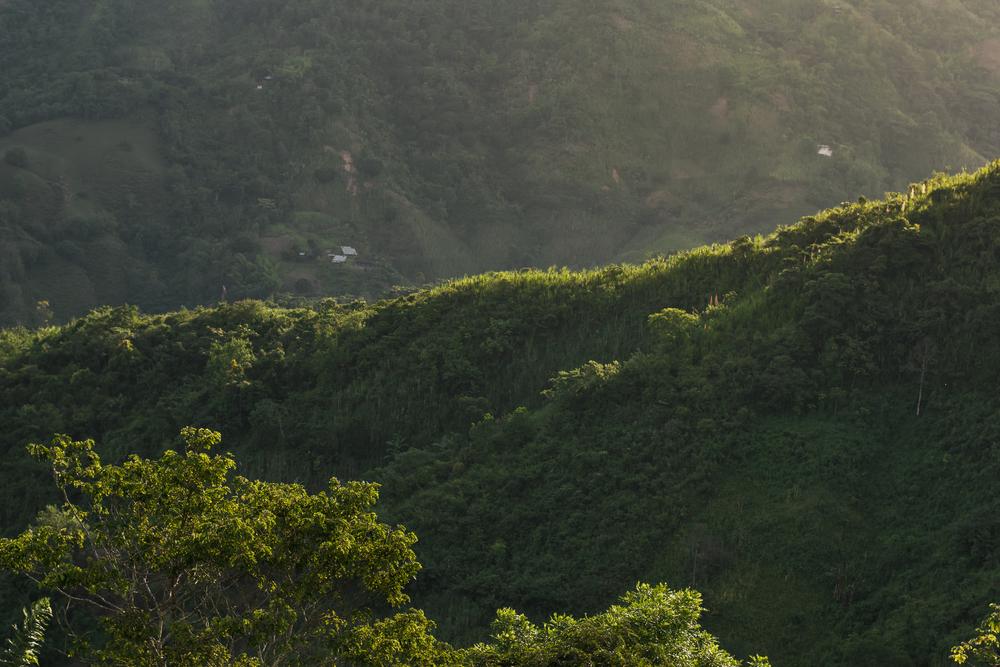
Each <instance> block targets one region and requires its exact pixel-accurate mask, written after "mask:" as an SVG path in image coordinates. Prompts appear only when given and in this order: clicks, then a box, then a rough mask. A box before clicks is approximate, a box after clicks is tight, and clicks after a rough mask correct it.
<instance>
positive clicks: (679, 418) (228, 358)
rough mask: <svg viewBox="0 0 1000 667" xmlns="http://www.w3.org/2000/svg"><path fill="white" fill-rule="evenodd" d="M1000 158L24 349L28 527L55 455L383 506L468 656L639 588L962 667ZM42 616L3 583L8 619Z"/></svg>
mask: <svg viewBox="0 0 1000 667" xmlns="http://www.w3.org/2000/svg"><path fill="white" fill-rule="evenodd" d="M998 248H1000V163H993V164H992V165H991V166H990V167H988V168H987V169H985V170H983V171H980V172H978V173H976V174H970V175H962V176H958V177H954V178H945V177H939V178H935V179H933V180H930V181H926V182H922V183H918V184H916V185H913V186H911V187H910V188H909V190H908V191H907V192H905V193H903V194H893V195H891V196H889V197H888V198H887V199H886V200H884V201H865V200H863V199H862V200H861V201H859V203H857V204H849V205H844V206H842V207H840V208H837V209H833V210H830V211H828V212H826V213H823V214H821V215H818V216H815V217H810V218H805V219H803V220H802V221H801V222H799V223H798V224H796V225H794V226H791V227H788V228H783V229H779V230H778V231H777V232H775V233H774V234H772V235H770V236H768V237H766V238H761V237H757V238H753V239H752V238H748V237H745V238H742V239H739V240H737V241H734V242H732V243H730V244H727V245H716V246H711V247H705V248H701V249H698V250H695V251H691V252H688V253H683V254H679V255H675V256H672V257H671V258H669V259H661V260H655V261H652V262H648V263H646V264H643V265H639V266H628V265H623V266H612V267H608V268H606V269H601V270H598V271H589V272H580V273H574V272H568V271H561V272H560V271H550V272H537V271H529V272H521V273H513V272H510V273H497V274H488V275H484V276H479V277H475V278H467V279H463V280H459V281H455V282H451V283H447V284H444V285H442V286H440V287H437V288H434V289H432V290H427V291H421V292H417V293H414V294H411V295H408V296H405V297H400V298H396V299H393V300H390V301H381V302H378V303H375V304H372V305H366V304H364V303H360V302H358V303H353V304H349V305H340V304H337V303H335V302H332V301H330V302H325V303H324V304H321V305H320V306H318V307H316V308H313V309H294V310H282V309H278V308H275V307H271V306H267V305H264V304H262V303H259V302H243V303H237V304H233V305H226V306H223V307H219V308H212V309H198V310H194V311H182V312H178V313H171V314H167V315H155V316H146V315H141V314H139V313H138V312H137V311H136V310H135V309H131V308H119V309H103V310H100V311H96V312H94V313H92V314H90V315H88V316H86V317H84V318H82V319H79V320H76V321H74V322H72V323H70V324H69V325H66V326H64V327H58V328H56V327H53V328H45V329H41V330H38V331H34V332H30V331H26V330H21V329H10V330H7V331H5V332H3V333H0V424H2V425H3V429H2V434H3V435H2V436H0V437H2V443H3V445H2V446H3V449H4V451H5V452H6V454H5V456H4V457H3V459H2V463H0V465H2V468H0V479H2V482H3V483H2V484H0V494H2V495H0V511H2V515H0V516H2V525H3V526H4V527H5V528H6V529H7V530H10V531H16V530H19V529H20V528H21V527H22V526H23V525H24V523H25V522H26V521H27V519H28V517H30V516H31V515H32V514H33V513H34V512H35V511H37V509H38V508H40V507H41V506H42V505H43V504H44V503H45V502H46V501H50V500H51V499H49V498H47V497H46V496H45V495H44V494H43V493H42V492H40V491H39V489H40V488H44V487H42V486H41V485H39V484H38V480H39V476H40V475H41V474H42V472H41V471H40V470H39V469H38V468H37V467H36V466H35V464H32V463H30V462H29V460H28V459H27V457H26V456H24V455H23V454H22V453H21V452H22V450H21V448H22V447H23V445H24V443H25V442H27V441H29V440H33V439H41V438H46V437H47V436H48V435H49V434H50V433H51V432H54V431H59V432H66V433H68V434H70V435H73V436H75V437H82V436H93V437H95V438H96V439H97V440H98V441H99V442H100V443H102V455H104V456H105V457H106V458H110V459H115V458H117V457H121V456H123V455H125V454H126V453H129V452H136V451H137V452H138V453H140V454H144V455H149V454H153V453H155V452H157V451H160V450H161V449H162V448H163V447H164V446H165V445H166V444H168V443H170V442H172V439H173V438H174V437H175V434H176V433H177V432H178V429H179V427H180V426H182V425H184V424H189V423H193V424H197V425H204V426H210V427H213V428H218V429H220V430H222V431H224V432H225V433H226V434H227V443H228V444H229V446H231V447H233V449H234V450H235V451H236V452H237V453H238V455H239V458H240V460H241V461H242V462H244V465H245V468H244V469H245V470H246V471H247V472H249V473H250V474H253V475H261V476H264V477H267V478H271V479H296V480H300V481H303V482H305V483H306V484H308V485H312V486H317V485H321V484H323V482H324V481H325V480H326V479H327V478H328V477H329V475H330V474H333V473H335V474H337V475H339V476H340V477H342V478H358V477H362V478H367V479H377V480H379V481H381V482H383V483H384V485H385V486H384V489H383V500H384V502H385V506H384V507H383V509H382V510H381V512H380V514H382V515H383V516H387V517H389V518H391V519H392V520H399V521H402V522H404V523H405V525H407V526H409V527H411V528H412V529H413V530H414V531H415V532H416V533H417V534H418V535H420V536H421V542H420V544H418V545H417V552H418V555H419V557H420V560H421V562H423V563H424V564H425V566H426V569H425V571H424V572H423V573H422V575H421V577H420V579H419V580H418V582H417V589H416V601H417V603H418V604H419V605H420V606H422V607H423V608H425V609H426V610H427V611H428V614H429V615H430V616H431V617H432V618H435V619H436V620H438V621H440V622H441V624H442V633H443V634H444V636H445V638H447V639H452V640H456V641H459V642H460V643H465V642H466V641H467V640H471V639H473V638H478V637H482V636H483V632H484V629H485V625H486V623H488V622H489V619H490V617H491V615H492V612H493V610H494V609H496V608H497V607H498V606H500V605H513V606H515V607H517V608H519V609H522V610H524V611H526V612H528V613H529V614H531V615H532V616H534V617H540V616H543V615H547V614H548V613H550V612H552V611H556V610H570V611H574V612H586V611H593V610H597V609H602V608H604V607H606V606H607V604H608V603H609V601H611V600H613V599H614V597H615V596H616V595H617V594H619V593H620V592H621V591H622V590H626V589H628V588H629V587H630V586H632V585H633V584H634V582H635V581H636V580H646V581H666V582H668V583H670V584H671V585H672V586H677V587H680V586H687V585H692V586H695V587H697V588H698V589H700V590H702V591H704V592H705V604H706V606H707V607H708V609H709V614H708V615H707V617H706V626H707V627H708V628H710V629H711V630H712V631H713V632H718V633H719V634H720V635H721V636H724V637H726V639H727V645H728V646H729V647H731V648H733V649H735V651H736V652H737V653H740V652H742V653H746V652H749V651H750V650H751V649H752V650H754V651H759V652H762V653H767V654H769V655H770V656H771V657H772V659H774V660H775V663H776V664H782V665H803V666H804V665H816V664H824V665H845V666H846V665H852V666H857V665H871V666H873V667H874V666H876V665H878V666H880V667H881V666H884V665H897V664H898V665H914V664H916V665H939V664H944V662H945V659H946V655H947V647H948V646H950V645H952V644H954V643H955V642H956V641H957V640H958V639H959V638H960V633H961V631H962V629H963V628H968V627H971V626H972V624H973V623H974V621H975V620H976V619H977V618H978V616H979V615H980V614H981V610H982V609H983V608H984V604H985V602H986V601H988V600H991V599H997V598H998V597H1000V586H998V582H1000V524H998V523H997V516H998V510H1000V508H998V506H997V480H998V479H1000V456H998V451H1000V450H998V447H997V438H998V437H1000V434H998V432H997V424H998V422H997V419H996V415H997V411H998V409H1000V405H998V403H997V398H996V392H995V387H996V381H997V377H998V374H1000V357H998V355H997V350H1000V340H998V336H1000V326H998V323H1000V273H998V268H997V267H1000V261H998V260H1000V255H998V253H1000V251H998ZM17 596H18V593H17V592H16V591H15V590H14V589H12V588H10V587H7V588H5V589H3V600H2V602H3V605H2V606H3V607H4V608H7V609H10V608H15V606H16V605H15V604H14V601H19V600H20V598H18V597H17Z"/></svg>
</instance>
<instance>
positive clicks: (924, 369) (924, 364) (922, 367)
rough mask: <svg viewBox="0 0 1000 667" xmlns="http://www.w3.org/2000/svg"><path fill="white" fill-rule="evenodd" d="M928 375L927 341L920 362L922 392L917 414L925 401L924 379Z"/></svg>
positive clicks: (918, 395) (918, 398) (918, 399)
mask: <svg viewBox="0 0 1000 667" xmlns="http://www.w3.org/2000/svg"><path fill="white" fill-rule="evenodd" d="M926 377H927V343H926V342H925V343H924V360H923V362H922V363H921V364H920V392H919V393H918V394H917V416H918V417H919V416H920V408H921V406H922V405H923V402H924V379H925V378H926Z"/></svg>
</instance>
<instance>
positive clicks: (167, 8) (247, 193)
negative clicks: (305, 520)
mask: <svg viewBox="0 0 1000 667" xmlns="http://www.w3.org/2000/svg"><path fill="white" fill-rule="evenodd" d="M0 35H3V39H2V40H0V71H2V72H3V74H2V77H0V242H2V245H0V324H4V323H6V324H10V323H13V322H18V321H20V322H25V323H37V322H41V321H43V320H44V319H45V318H46V317H48V315H49V314H48V312H47V311H46V310H45V309H44V308H43V309H40V310H39V309H36V307H35V303H36V302H37V301H39V300H43V299H45V300H48V301H49V302H50V304H51V308H52V309H53V310H54V311H55V314H56V316H59V317H62V316H66V315H69V314H74V313H79V312H81V311H83V310H85V309H86V308H88V307H91V306H93V305H96V304H101V303H121V302H125V301H128V302H133V303H139V304H141V305H143V306H145V307H148V308H168V307H174V306H178V305H181V304H187V305H193V304H195V303H205V302H213V301H215V300H217V299H218V298H219V297H220V295H221V294H222V291H223V286H225V287H226V290H227V294H228V296H230V297H238V296H265V295H271V294H275V293H282V292H284V293H289V294H296V295H302V296H315V295H320V294H360V295H372V294H376V293H379V292H380V291H382V290H384V289H385V288H387V287H389V286H391V285H393V284H400V283H414V282H416V283H420V282H423V281H426V280H432V279H436V278H440V277H447V276H453V275H459V274H462V273H465V272H471V271H479V270H484V269H490V268H503V267H515V268H516V267H522V266H528V265H540V266H547V265H550V264H564V263H568V264H573V265H586V264H590V263H592V262H595V261H608V260H612V259H615V258H623V257H624V258H638V257H642V256H644V255H645V254H647V253H649V252H655V251H664V250H669V249H673V248H677V247H687V246H691V245H694V244H696V243H699V242H703V241H705V240H707V239H715V238H721V237H725V236H729V235H732V234H737V233H743V232H746V231H751V230H752V231H757V230H763V229H767V228H771V227H773V225H774V224H776V223H779V222H789V221H791V220H793V219H795V217H796V216H798V215H800V214H804V213H809V212H813V211H815V210H817V209H819V208H822V207H825V206H827V205H831V204H833V203H836V202H838V201H840V200H841V199H844V198H847V197H853V196H856V195H857V193H860V192H863V193H867V194H876V195H877V194H881V193H882V192H883V191H884V190H886V189H892V188H899V187H902V186H904V185H905V184H906V183H907V182H909V181H910V180H914V179H916V178H918V177H921V176H923V175H924V174H926V173H930V172H931V171H932V170H934V169H938V168H948V169H960V168H962V167H974V166H979V165H981V164H982V163H984V162H985V160H986V159H987V158H988V157H991V156H994V155H996V154H1000V114H998V113H997V112H996V109H997V108H1000V9H998V7H997V5H996V3H994V2H992V1H991V0H948V1H946V2H934V3H930V2H921V3H914V2H912V1H911V0H843V1H840V2H832V1H831V2H825V1H820V0H748V1H745V2H730V1H728V0H669V1H663V0H657V1H653V0H617V1H616V2H610V3H608V2H582V1H581V0H541V1H532V2H526V1H521V0H507V1H505V2H495V1H493V0H489V1H487V0H461V1H459V0H425V1H421V2H413V1H412V0H361V1H360V2H351V3H337V2H332V3H331V2H320V1H317V0H281V1H278V0H239V1H236V0H170V1H169V2H162V1H155V2H154V1H153V0H48V1H46V2H37V1H36V0H7V1H6V2H3V3H0ZM4 135H5V136H4ZM820 146H828V147H829V149H830V151H831V152H832V156H830V157H827V156H824V155H820V154H819V153H818V151H819V149H820ZM341 246H351V247H353V248H355V249H356V250H357V251H358V253H359V254H358V255H357V256H353V255H343V251H342V250H341ZM331 252H332V253H333V254H335V255H337V254H339V255H343V256H345V257H346V258H347V260H346V261H345V262H343V263H334V262H333V261H332V257H331V255H330V253H331Z"/></svg>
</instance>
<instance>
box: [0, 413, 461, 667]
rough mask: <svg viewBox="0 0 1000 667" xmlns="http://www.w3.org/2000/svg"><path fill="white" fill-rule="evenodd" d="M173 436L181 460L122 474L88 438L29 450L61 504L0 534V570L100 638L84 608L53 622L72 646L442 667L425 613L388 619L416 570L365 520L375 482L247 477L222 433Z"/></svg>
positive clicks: (113, 656) (160, 657)
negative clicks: (61, 625)
mask: <svg viewBox="0 0 1000 667" xmlns="http://www.w3.org/2000/svg"><path fill="white" fill-rule="evenodd" d="M181 435H182V437H183V439H184V442H185V445H186V452H185V453H183V454H181V453H178V452H174V451H167V452H165V453H164V454H163V455H162V456H161V457H160V458H159V459H155V460H150V459H141V458H139V457H137V456H132V457H131V458H130V459H128V460H127V461H126V462H125V463H123V464H122V465H105V464H102V463H101V460H100V457H99V456H98V455H97V453H96V452H95V451H94V443H93V441H89V440H88V441H84V442H77V441H73V440H72V439H70V438H69V437H66V436H58V437H56V438H55V439H54V440H53V441H52V443H51V444H50V445H48V446H43V445H32V446H31V447H30V448H29V449H30V451H31V453H32V454H33V455H34V456H36V457H37V458H39V459H42V460H45V461H48V462H50V463H51V465H52V468H53V471H54V473H55V479H56V483H57V484H58V486H59V488H60V490H61V491H62V492H63V495H64V498H65V503H64V504H63V506H62V507H61V508H59V509H56V508H49V509H48V510H46V511H45V512H43V513H42V514H41V515H40V516H39V520H38V521H37V522H36V525H35V526H34V527H32V528H30V529H28V530H26V531H25V532H24V533H22V534H21V535H19V536H17V537H15V538H13V539H3V540H0V567H2V568H4V569H7V570H11V571H15V572H19V573H22V574H25V575H27V576H28V577H30V578H31V579H33V580H34V581H36V582H37V583H38V584H39V586H40V587H42V588H43V589H46V590H50V591H53V592H54V593H55V594H57V595H59V596H61V597H63V598H65V599H66V600H67V601H68V602H69V606H70V608H79V611H86V612H89V614H90V615H92V616H93V617H96V618H97V620H98V621H99V624H100V627H101V630H102V631H101V632H100V633H99V635H97V636H91V635H87V634H86V633H84V632H82V631H80V627H82V626H81V623H80V622H81V620H82V617H86V616H87V614H82V615H81V614H79V613H76V614H74V615H72V616H71V617H68V618H63V619H62V620H63V621H64V622H66V623H67V625H68V626H69V629H70V632H71V636H73V638H74V639H75V640H76V641H75V650H76V651H78V652H79V653H80V654H81V655H83V656H85V657H86V658H87V659H88V660H91V661H93V662H95V663H97V664H106V665H130V666H134V665H171V666H177V665H182V666H183V665H191V666H194V665H198V666H206V665H213V666H214V665H264V664H266V665H277V664H282V665H316V664H321V663H322V662H323V661H330V660H348V661H355V660H358V661H363V662H365V663H366V664H400V663H405V664H412V665H420V664H441V662H442V660H440V659H438V658H439V657H440V655H442V654H443V650H444V649H445V648H446V646H445V645H443V644H439V643H438V642H436V641H435V640H434V639H433V637H432V636H431V635H430V630H431V629H432V625H431V624H430V622H429V621H427V620H426V619H425V618H424V616H423V614H422V613H421V612H418V611H412V610H411V611H402V612H394V611H392V610H393V609H394V608H398V607H400V606H402V605H404V604H406V603H407V602H408V598H407V595H406V594H405V593H404V591H403V589H404V587H405V586H406V585H407V584H408V583H409V582H410V581H411V580H413V578H414V576H415V575H416V573H417V571H418V570H419V569H420V564H419V563H418V562H417V560H416V557H415V555H414V553H413V550H412V548H411V547H412V545H413V543H414V542H415V541H416V537H415V536H414V535H413V534H412V533H410V532H407V531H406V530H405V529H404V528H402V527H395V528H393V527H390V526H387V525H385V524H383V523H380V522H379V521H378V519H377V517H376V515H375V514H374V513H373V512H372V511H371V509H372V506H373V505H374V504H375V502H376V500H377V498H378V487H377V485H374V484H366V483H360V482H351V483H348V484H341V483H340V482H338V481H337V480H336V479H331V480H330V484H329V488H328V490H327V491H325V492H321V493H316V494H310V493H308V492H307V491H306V489H305V488H303V487H302V486H300V485H297V484H277V483H270V482H260V481H251V480H249V479H246V478H243V477H240V476H236V475H234V468H235V467H236V463H235V461H234V460H233V458H232V457H231V456H229V455H225V454H222V455H220V454H213V453H212V452H211V450H212V448H213V447H214V446H215V445H217V444H218V443H219V442H220V440H221V436H220V435H219V434H218V433H216V432H213V431H209V430H205V429H194V428H186V429H184V430H183V431H182V433H181ZM85 622H86V621H84V623H85ZM370 658H372V659H370Z"/></svg>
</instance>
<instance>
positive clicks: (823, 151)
mask: <svg viewBox="0 0 1000 667" xmlns="http://www.w3.org/2000/svg"><path fill="white" fill-rule="evenodd" d="M816 153H817V154H818V155H822V156H823V157H833V149H832V148H830V147H829V146H827V145H826V144H821V145H820V146H819V150H817V151H816Z"/></svg>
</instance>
